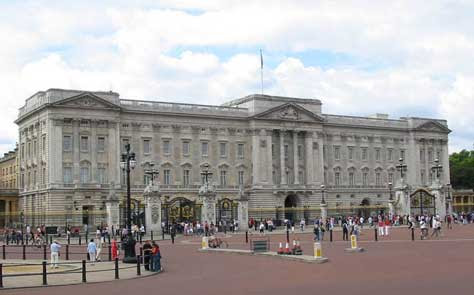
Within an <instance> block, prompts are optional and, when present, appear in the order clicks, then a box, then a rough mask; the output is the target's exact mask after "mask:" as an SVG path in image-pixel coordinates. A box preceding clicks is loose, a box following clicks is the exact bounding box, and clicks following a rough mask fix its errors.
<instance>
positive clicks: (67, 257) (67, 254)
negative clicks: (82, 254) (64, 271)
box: [66, 245, 69, 260]
mask: <svg viewBox="0 0 474 295" xmlns="http://www.w3.org/2000/svg"><path fill="white" fill-rule="evenodd" d="M66 260H69V245H66Z"/></svg>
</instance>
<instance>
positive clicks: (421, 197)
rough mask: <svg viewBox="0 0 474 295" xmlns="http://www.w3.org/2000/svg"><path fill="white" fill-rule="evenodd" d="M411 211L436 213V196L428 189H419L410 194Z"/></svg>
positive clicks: (427, 213)
mask: <svg viewBox="0 0 474 295" xmlns="http://www.w3.org/2000/svg"><path fill="white" fill-rule="evenodd" d="M410 212H411V214H412V215H414V216H416V215H435V214H436V203H435V196H434V195H432V194H430V193H429V192H428V191H427V190H424V189H418V190H416V191H415V192H414V193H413V194H411V195H410Z"/></svg>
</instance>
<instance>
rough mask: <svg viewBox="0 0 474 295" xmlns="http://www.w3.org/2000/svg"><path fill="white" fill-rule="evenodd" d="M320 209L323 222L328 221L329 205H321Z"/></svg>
mask: <svg viewBox="0 0 474 295" xmlns="http://www.w3.org/2000/svg"><path fill="white" fill-rule="evenodd" d="M319 207H320V208H321V218H322V219H323V220H326V218H327V217H328V204H326V203H321V204H320V205H319Z"/></svg>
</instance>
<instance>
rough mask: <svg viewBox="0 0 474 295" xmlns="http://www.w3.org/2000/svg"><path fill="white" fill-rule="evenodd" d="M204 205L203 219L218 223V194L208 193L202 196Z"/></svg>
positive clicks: (209, 222)
mask: <svg viewBox="0 0 474 295" xmlns="http://www.w3.org/2000/svg"><path fill="white" fill-rule="evenodd" d="M201 198H202V200H203V202H202V203H203V205H202V209H201V221H202V222H203V223H205V222H206V221H207V223H208V224H209V225H211V223H213V224H214V225H216V194H215V193H207V194H205V195H202V196H201Z"/></svg>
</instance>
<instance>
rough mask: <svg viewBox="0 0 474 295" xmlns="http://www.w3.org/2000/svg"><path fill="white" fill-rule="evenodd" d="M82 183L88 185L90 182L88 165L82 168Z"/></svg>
mask: <svg viewBox="0 0 474 295" xmlns="http://www.w3.org/2000/svg"><path fill="white" fill-rule="evenodd" d="M80 176H81V183H88V182H89V181H90V170H89V166H88V165H83V166H82V167H81V175H80Z"/></svg>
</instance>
